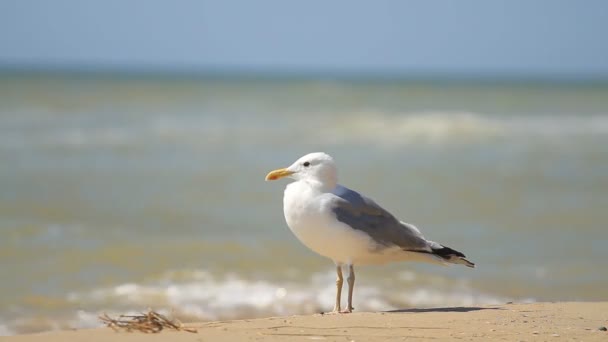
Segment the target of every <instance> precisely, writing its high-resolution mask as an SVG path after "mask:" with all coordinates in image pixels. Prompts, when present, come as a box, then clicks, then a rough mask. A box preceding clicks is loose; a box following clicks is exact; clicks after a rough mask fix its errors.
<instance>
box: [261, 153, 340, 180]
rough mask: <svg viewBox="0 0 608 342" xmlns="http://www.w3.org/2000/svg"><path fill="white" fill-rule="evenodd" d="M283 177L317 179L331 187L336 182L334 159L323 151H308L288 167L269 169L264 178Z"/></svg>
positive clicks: (275, 178) (336, 173) (274, 178)
mask: <svg viewBox="0 0 608 342" xmlns="http://www.w3.org/2000/svg"><path fill="white" fill-rule="evenodd" d="M283 177H289V178H293V179H295V180H312V181H318V182H320V183H322V184H324V185H325V186H328V187H331V188H333V187H335V186H336V184H337V182H338V172H337V170H336V164H335V163H334V159H333V158H332V157H331V156H330V155H329V154H326V153H323V152H315V153H309V154H307V155H305V156H303V157H301V158H300V159H298V160H296V161H295V163H293V164H291V166H289V167H286V168H283V169H278V170H274V171H271V172H270V173H269V174H268V175H266V180H267V181H269V180H277V179H279V178H283Z"/></svg>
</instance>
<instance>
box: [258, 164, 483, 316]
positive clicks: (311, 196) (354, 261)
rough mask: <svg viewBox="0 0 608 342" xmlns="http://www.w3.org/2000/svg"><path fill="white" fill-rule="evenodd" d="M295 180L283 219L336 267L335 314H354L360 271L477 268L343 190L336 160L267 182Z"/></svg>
mask: <svg viewBox="0 0 608 342" xmlns="http://www.w3.org/2000/svg"><path fill="white" fill-rule="evenodd" d="M284 177H289V178H291V179H294V180H295V182H292V183H290V184H288V185H287V187H286V188H285V193H284V196H283V213H284V215H285V221H286V222H287V225H288V226H289V229H290V230H291V231H292V232H293V234H294V235H295V236H296V237H297V238H298V239H299V240H300V241H301V242H302V243H303V244H304V245H305V246H307V247H308V248H310V249H311V250H313V251H314V252H316V253H318V254H320V255H322V256H325V257H327V258H329V259H331V260H333V262H334V264H335V265H336V274H337V279H336V302H335V305H334V309H333V311H332V313H350V312H352V311H353V309H354V308H353V305H352V302H353V290H354V286H355V269H354V266H355V265H370V264H383V263H387V262H393V261H422V262H431V263H438V264H462V265H465V266H468V267H475V264H474V263H472V262H470V261H469V260H467V259H465V255H464V254H462V253H461V252H458V251H456V250H454V249H451V248H449V247H446V246H444V245H441V244H439V243H437V242H434V241H430V240H427V239H426V238H425V237H424V236H423V235H422V233H420V230H418V228H416V227H415V226H414V225H412V224H409V223H405V222H402V221H400V220H399V219H397V218H396V217H395V216H393V215H392V214H391V213H389V212H388V211H387V210H386V209H384V208H382V207H381V206H380V205H378V204H376V202H374V201H373V200H372V199H370V198H368V197H366V196H364V195H362V194H360V193H358V192H356V191H354V190H351V189H349V188H347V187H345V186H342V185H339V184H338V174H337V169H336V164H335V162H334V159H333V158H332V157H331V156H330V155H328V154H326V153H323V152H316V153H310V154H307V155H305V156H303V157H301V158H300V159H298V160H297V161H296V162H294V163H293V164H292V165H291V166H289V167H287V168H282V169H277V170H274V171H271V172H270V173H268V175H267V176H266V180H267V181H270V180H277V179H280V178H284ZM342 267H348V271H349V273H348V278H347V279H346V281H347V282H348V306H347V308H346V310H344V311H342V310H341V307H340V302H341V300H340V299H341V295H342V284H343V282H344V280H343V275H342Z"/></svg>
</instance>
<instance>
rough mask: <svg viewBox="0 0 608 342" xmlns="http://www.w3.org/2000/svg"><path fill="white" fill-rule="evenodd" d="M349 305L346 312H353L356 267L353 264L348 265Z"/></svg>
mask: <svg viewBox="0 0 608 342" xmlns="http://www.w3.org/2000/svg"><path fill="white" fill-rule="evenodd" d="M346 281H347V282H348V307H347V308H346V310H345V311H344V312H353V309H354V308H353V290H354V289H355V269H354V268H353V265H348V278H346Z"/></svg>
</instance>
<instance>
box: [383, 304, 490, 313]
mask: <svg viewBox="0 0 608 342" xmlns="http://www.w3.org/2000/svg"><path fill="white" fill-rule="evenodd" d="M479 310H502V309H501V308H487V307H486V308H480V307H476V306H457V307H451V308H427V309H398V310H391V311H385V312H389V313H390V312H392V313H398V312H471V311H479Z"/></svg>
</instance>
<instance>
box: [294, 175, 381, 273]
mask: <svg viewBox="0 0 608 342" xmlns="http://www.w3.org/2000/svg"><path fill="white" fill-rule="evenodd" d="M329 199H330V197H328V196H327V195H325V196H324V195H323V193H321V192H319V191H315V189H314V188H312V187H311V186H309V185H308V184H306V183H305V182H303V181H298V182H294V183H291V184H289V185H288V186H287V188H286V189H285V194H284V197H283V212H284V214H285V220H286V221H287V225H288V226H289V229H291V231H292V232H293V233H294V235H295V236H296V237H297V238H298V239H299V240H300V241H301V242H302V243H303V244H304V245H305V246H307V247H308V248H310V249H312V250H313V251H315V252H316V253H318V254H320V255H323V256H325V257H328V258H330V259H332V260H334V262H336V263H343V264H351V263H357V264H361V263H370V262H373V263H375V262H382V261H381V260H377V261H374V260H375V259H378V258H382V259H383V257H382V254H384V253H382V254H378V253H377V252H374V245H375V244H374V242H373V241H372V240H371V238H370V237H369V236H368V235H367V234H365V233H363V232H360V231H356V230H354V229H352V228H350V227H349V226H347V225H345V224H343V223H341V222H338V221H337V220H336V219H335V216H334V215H333V213H332V212H331V209H330V207H329V206H327V203H328V200H329Z"/></svg>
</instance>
